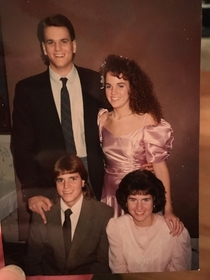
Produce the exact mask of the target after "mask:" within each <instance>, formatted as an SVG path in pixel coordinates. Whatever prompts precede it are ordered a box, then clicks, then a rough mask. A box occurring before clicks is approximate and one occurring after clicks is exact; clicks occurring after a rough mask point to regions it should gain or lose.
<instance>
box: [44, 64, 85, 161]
mask: <svg viewBox="0 0 210 280" xmlns="http://www.w3.org/2000/svg"><path fill="white" fill-rule="evenodd" d="M49 73H50V83H51V87H52V92H53V98H54V101H55V106H56V109H57V112H58V116H59V119H60V121H61V97H60V94H61V88H62V81H61V80H60V78H61V76H60V75H58V74H57V73H55V72H54V71H53V70H52V69H51V68H50V67H49ZM65 77H66V78H67V79H68V81H67V83H66V86H67V89H68V92H69V98H70V103H71V115H72V116H71V117H72V126H73V134H74V141H75V145H76V150H77V156H78V157H86V156H87V151H86V145H85V130H84V110H83V98H82V88H81V83H80V79H79V75H78V72H77V69H76V67H75V66H74V65H73V67H72V69H71V71H70V73H69V74H68V75H67V76H65Z"/></svg>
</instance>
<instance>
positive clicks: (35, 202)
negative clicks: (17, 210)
mask: <svg viewBox="0 0 210 280" xmlns="http://www.w3.org/2000/svg"><path fill="white" fill-rule="evenodd" d="M51 206H52V202H51V201H50V200H49V198H47V197H45V196H41V195H39V196H33V197H31V198H29V200H28V207H29V209H30V210H31V211H33V212H36V213H37V214H39V215H40V216H41V217H42V220H43V222H44V224H46V223H47V219H46V217H45V213H44V212H45V211H49V210H50V208H51Z"/></svg>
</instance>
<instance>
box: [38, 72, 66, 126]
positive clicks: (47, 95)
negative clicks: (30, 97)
mask: <svg viewBox="0 0 210 280" xmlns="http://www.w3.org/2000/svg"><path fill="white" fill-rule="evenodd" d="M39 88H40V91H41V92H40V96H41V100H42V102H41V104H42V107H41V110H42V111H43V114H45V118H46V119H47V120H48V124H49V125H50V124H53V126H54V127H58V126H60V127H61V125H60V120H59V117H58V112H57V109H56V106H55V102H54V98H53V93H52V88H51V83H50V77H49V70H47V71H46V72H44V73H43V77H42V79H41V80H40V86H39ZM46 107H47V112H46Z"/></svg>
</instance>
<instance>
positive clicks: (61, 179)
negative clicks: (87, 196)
mask: <svg viewBox="0 0 210 280" xmlns="http://www.w3.org/2000/svg"><path fill="white" fill-rule="evenodd" d="M84 183H85V181H84V180H82V178H81V176H80V174H79V173H71V174H63V175H59V176H58V177H57V179H56V188H57V191H58V194H59V195H60V197H61V198H62V199H63V201H64V202H65V203H66V205H67V206H68V207H70V208H71V207H72V206H73V205H74V204H75V203H76V202H77V201H78V200H79V199H80V197H81V195H82V187H83V186H84Z"/></svg>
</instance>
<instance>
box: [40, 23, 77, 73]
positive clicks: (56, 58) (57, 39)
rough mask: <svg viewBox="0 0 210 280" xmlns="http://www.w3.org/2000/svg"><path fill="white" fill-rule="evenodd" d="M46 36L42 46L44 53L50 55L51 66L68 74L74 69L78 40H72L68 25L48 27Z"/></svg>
mask: <svg viewBox="0 0 210 280" xmlns="http://www.w3.org/2000/svg"><path fill="white" fill-rule="evenodd" d="M44 38H45V42H42V47H43V51H44V54H45V55H47V56H48V59H49V63H50V67H51V68H52V70H53V71H54V72H55V73H57V74H59V75H61V76H66V75H67V74H68V73H69V72H70V71H71V69H72V65H73V54H74V53H76V41H75V40H74V41H71V38H70V35H69V32H68V29H67V28H66V27H56V26H49V27H46V28H45V30H44Z"/></svg>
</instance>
